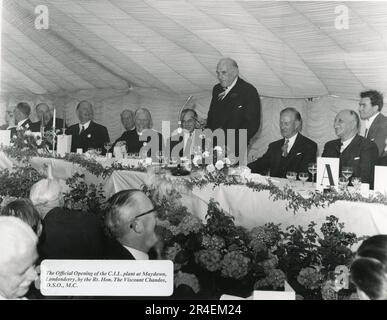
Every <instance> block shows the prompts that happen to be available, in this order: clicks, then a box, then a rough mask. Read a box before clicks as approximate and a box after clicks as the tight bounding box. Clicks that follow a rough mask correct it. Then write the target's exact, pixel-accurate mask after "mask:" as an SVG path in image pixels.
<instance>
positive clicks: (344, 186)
mask: <svg viewBox="0 0 387 320" xmlns="http://www.w3.org/2000/svg"><path fill="white" fill-rule="evenodd" d="M347 185H348V179H347V178H345V177H340V178H339V188H340V191H345V190H346V189H347Z"/></svg>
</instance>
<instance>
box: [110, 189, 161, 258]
mask: <svg viewBox="0 0 387 320" xmlns="http://www.w3.org/2000/svg"><path fill="white" fill-rule="evenodd" d="M155 213H156V208H155V207H154V206H153V204H152V201H151V200H150V199H149V198H148V197H147V196H146V194H145V193H144V192H142V191H140V190H136V189H131V190H123V191H120V192H117V193H116V194H115V195H113V196H112V197H111V198H110V199H109V200H108V207H107V210H106V214H105V226H106V230H107V231H108V233H109V235H110V237H111V239H110V241H106V243H105V246H106V252H105V256H104V258H105V259H121V260H124V259H129V260H148V259H149V256H148V252H149V250H150V249H151V248H152V247H153V246H154V245H155V244H156V243H157V241H158V239H157V236H156V233H155V226H156V214H155Z"/></svg>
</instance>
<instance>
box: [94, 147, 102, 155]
mask: <svg viewBox="0 0 387 320" xmlns="http://www.w3.org/2000/svg"><path fill="white" fill-rule="evenodd" d="M101 153H102V149H101V148H96V149H95V154H96V155H97V156H99V155H101Z"/></svg>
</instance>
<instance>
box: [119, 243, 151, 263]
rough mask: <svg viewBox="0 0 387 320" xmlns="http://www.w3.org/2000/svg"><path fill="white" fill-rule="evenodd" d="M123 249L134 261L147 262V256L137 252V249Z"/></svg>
mask: <svg viewBox="0 0 387 320" xmlns="http://www.w3.org/2000/svg"><path fill="white" fill-rule="evenodd" d="M124 247H125V249H126V250H128V251H129V252H130V253H131V254H132V256H133V257H134V259H136V260H149V256H148V254H147V253H145V252H142V251H140V250H137V249H134V248H132V247H127V246H124Z"/></svg>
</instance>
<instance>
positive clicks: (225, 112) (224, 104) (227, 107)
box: [219, 77, 241, 127]
mask: <svg viewBox="0 0 387 320" xmlns="http://www.w3.org/2000/svg"><path fill="white" fill-rule="evenodd" d="M240 83H241V79H240V78H239V77H238V79H237V81H236V83H235V86H233V87H232V89H231V90H230V92H229V93H228V94H227V95H226V96H225V98H224V99H223V100H221V101H219V106H220V107H221V108H222V112H221V116H222V121H221V124H222V125H221V127H224V125H225V122H226V121H227V119H229V116H230V113H231V108H232V104H231V102H232V100H233V99H234V98H235V95H238V91H239V87H240Z"/></svg>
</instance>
